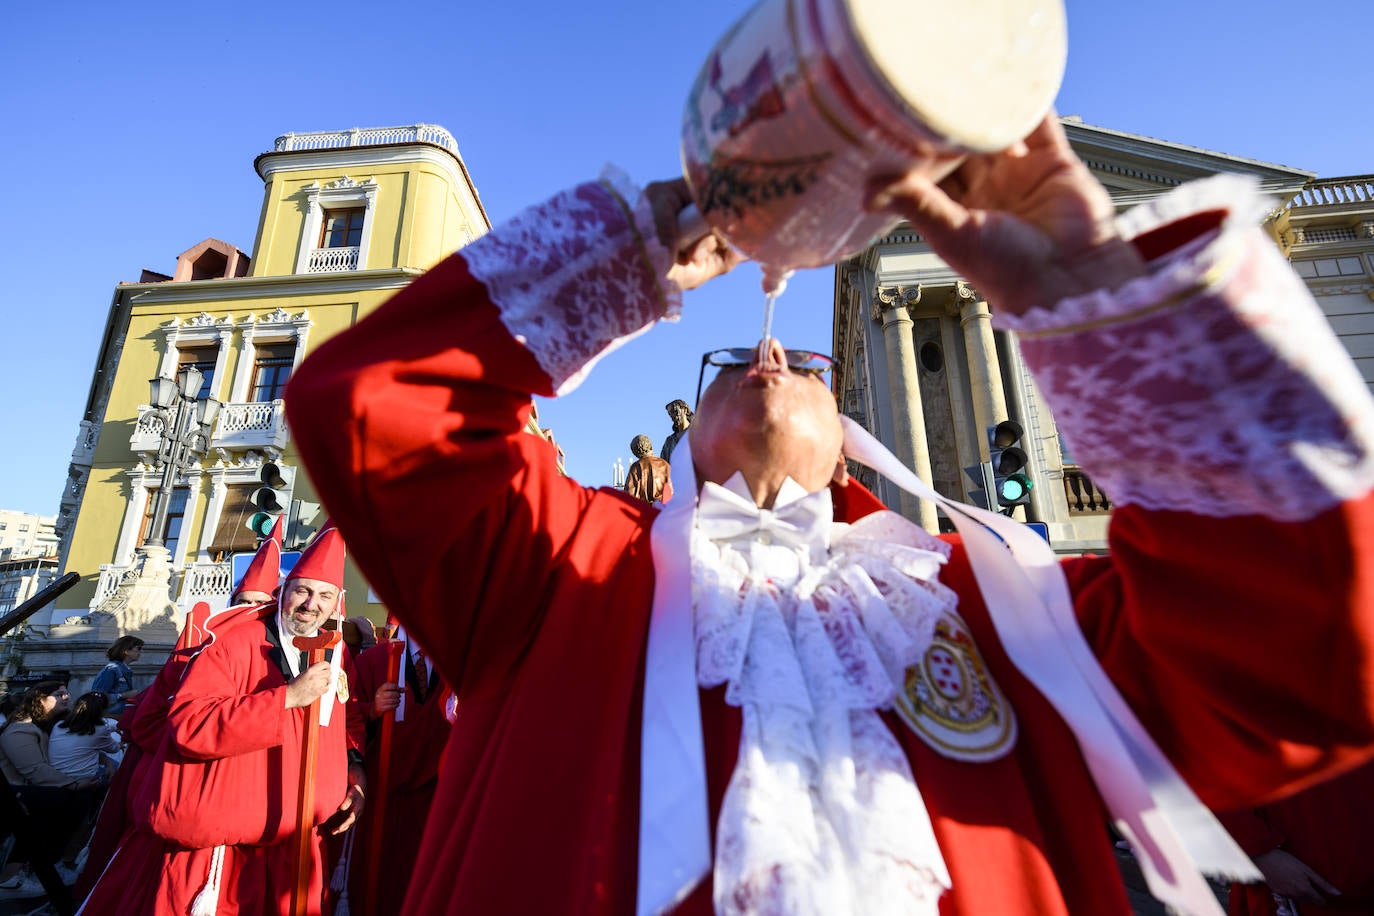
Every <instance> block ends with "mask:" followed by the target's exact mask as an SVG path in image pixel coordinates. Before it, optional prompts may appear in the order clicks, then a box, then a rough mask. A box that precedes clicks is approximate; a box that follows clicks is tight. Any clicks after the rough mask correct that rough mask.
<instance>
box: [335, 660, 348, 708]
mask: <svg viewBox="0 0 1374 916" xmlns="http://www.w3.org/2000/svg"><path fill="white" fill-rule="evenodd" d="M336 693H338V695H339V702H340V703H347V702H348V672H347V671H345V670H343V669H342V668H340V669H339V686H338V690H337V691H336Z"/></svg>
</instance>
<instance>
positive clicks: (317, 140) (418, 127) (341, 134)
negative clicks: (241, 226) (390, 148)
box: [274, 124, 458, 156]
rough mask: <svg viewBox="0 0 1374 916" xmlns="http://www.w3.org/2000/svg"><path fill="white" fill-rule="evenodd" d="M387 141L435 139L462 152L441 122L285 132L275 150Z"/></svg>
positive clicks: (411, 141) (334, 147) (454, 152)
mask: <svg viewBox="0 0 1374 916" xmlns="http://www.w3.org/2000/svg"><path fill="white" fill-rule="evenodd" d="M384 143H432V144H434V145H435V146H441V147H443V148H444V149H446V150H448V151H449V152H450V153H453V155H455V156H456V155H458V141H457V140H454V139H453V134H451V133H449V132H448V131H446V130H444V129H443V128H442V127H440V126H439V125H437V124H410V125H406V126H404V127H362V128H359V127H355V128H353V129H352V130H325V131H315V132H313V133H306V134H296V133H291V134H282V135H281V136H280V137H278V138H277V144H276V147H275V149H274V152H278V153H290V152H295V151H297V150H312V149H347V148H348V147H350V146H379V145H381V144H384Z"/></svg>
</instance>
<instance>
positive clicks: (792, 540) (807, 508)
mask: <svg viewBox="0 0 1374 916" xmlns="http://www.w3.org/2000/svg"><path fill="white" fill-rule="evenodd" d="M741 491H743V493H747V492H748V490H747V489H746V488H745V487H744V480H743V478H742V477H741V476H740V475H739V474H736V475H735V476H734V477H731V478H730V479H729V480H728V481H726V483H725V486H720V485H718V484H714V483H709V482H708V483H707V484H705V486H703V487H702V490H701V497H700V499H699V500H698V503H697V525H698V527H699V528H700V529H701V531H702V533H703V534H705V535H706V536H707V537H708V538H710V539H711V540H713V541H717V542H722V541H736V540H741V539H744V538H748V539H750V540H757V541H759V542H760V543H763V544H769V543H772V544H782V545H785V546H788V547H805V548H809V547H812V546H817V545H822V546H823V545H824V544H825V543H826V535H827V534H828V533H829V529H830V525H831V523H832V522H833V521H834V508H833V506H832V504H831V500H830V490H829V489H825V490H818V491H817V492H815V493H807V492H806V491H804V490H802V488H801V486H800V485H799V484H798V483H796V481H794V480H792V479H791V478H790V477H789V478H788V479H787V480H785V481H784V482H783V485H782V487H781V488H780V489H779V491H778V500H777V502H776V503H775V504H774V508H772V509H760V508H759V507H758V506H756V505H754V501H753V499H751V498H750V497H748V496H747V495H742V494H741Z"/></svg>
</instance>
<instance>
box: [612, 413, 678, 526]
mask: <svg viewBox="0 0 1374 916" xmlns="http://www.w3.org/2000/svg"><path fill="white" fill-rule="evenodd" d="M683 406H684V407H685V406H686V405H685V404H684V405H683ZM630 451H631V452H633V453H634V456H635V458H636V459H638V460H637V461H635V463H634V464H632V465H630V470H629V472H628V473H627V474H626V475H625V492H626V493H629V494H630V495H631V496H634V497H636V498H638V499H642V500H644V501H645V502H649V503H655V502H663V503H666V502H667V501H668V500H670V499H672V498H673V484H672V482H671V481H669V480H668V471H669V468H668V462H666V461H664V460H663V459H662V458H656V457H654V443H653V442H652V441H650V439H649V437H648V436H635V437H634V438H633V439H631V440H630Z"/></svg>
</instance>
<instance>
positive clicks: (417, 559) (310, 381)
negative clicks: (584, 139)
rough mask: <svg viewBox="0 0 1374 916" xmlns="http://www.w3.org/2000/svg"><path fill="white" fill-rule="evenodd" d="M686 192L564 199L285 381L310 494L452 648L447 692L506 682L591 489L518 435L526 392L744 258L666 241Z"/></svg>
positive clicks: (511, 225)
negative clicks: (475, 680) (476, 682)
mask: <svg viewBox="0 0 1374 916" xmlns="http://www.w3.org/2000/svg"><path fill="white" fill-rule="evenodd" d="M684 195H685V191H683V189H682V188H681V186H680V185H679V184H677V183H664V184H659V185H651V186H650V187H649V189H648V190H647V191H646V193H645V194H644V195H638V194H636V193H634V192H632V191H628V190H622V189H620V188H618V187H615V186H613V184H612V183H610V182H591V183H588V184H584V185H581V186H579V187H576V188H574V189H572V190H569V191H565V192H563V193H561V194H559V195H557V196H555V197H554V198H552V199H551V200H549V201H547V202H545V203H543V204H540V205H538V206H535V207H532V208H530V209H529V210H527V211H525V212H524V213H521V214H520V215H519V216H517V217H515V218H514V219H513V220H511V221H509V222H507V223H505V224H502V225H499V226H497V227H495V228H494V229H493V230H492V231H491V232H490V233H489V234H488V235H486V236H484V237H482V238H481V239H479V240H477V241H476V242H473V243H472V244H471V245H469V246H467V247H466V248H464V249H463V250H462V251H461V252H459V253H457V254H455V255H453V256H452V257H450V258H449V259H448V260H446V261H444V262H443V263H441V264H440V265H438V266H437V267H436V268H434V269H433V270H432V271H430V272H429V273H428V274H426V275H425V276H423V277H421V278H420V279H418V280H416V281H415V282H414V283H413V284H412V285H411V286H409V287H408V288H407V289H405V290H403V291H402V292H400V293H399V294H397V295H396V296H395V297H394V298H393V299H391V300H390V301H389V302H387V303H386V304H384V305H383V306H382V307H381V308H380V309H378V310H377V312H375V313H374V314H372V315H370V316H368V317H367V318H365V319H364V320H363V321H361V322H359V324H358V325H356V326H355V327H353V328H351V329H350V330H348V331H345V332H344V333H342V334H339V335H338V336H336V337H335V338H333V339H332V340H329V341H327V342H326V343H325V344H324V345H323V346H321V347H320V349H319V350H318V351H317V352H315V353H314V354H312V355H311V356H310V358H309V359H307V360H306V361H305V362H304V363H303V364H302V366H301V367H300V368H299V370H298V371H297V373H296V375H295V377H294V378H293V379H292V381H291V384H290V387H289V389H288V392H287V396H286V404H287V410H288V414H289V417H290V422H291V428H292V432H293V435H294V436H295V437H296V440H297V442H298V444H299V447H300V449H301V453H302V456H303V458H304V461H305V465H306V467H307V468H308V470H309V472H310V475H311V479H312V481H313V482H314V484H315V486H316V488H317V489H318V491H319V493H320V495H321V497H322V498H323V500H324V502H325V504H326V505H327V506H328V508H329V511H330V513H331V515H332V517H333V518H334V519H335V520H336V522H337V524H338V525H339V528H340V529H341V530H342V531H343V533H344V535H345V537H347V539H348V543H349V547H350V550H351V551H352V553H353V555H354V557H355V558H356V559H357V560H358V563H359V565H360V566H361V567H362V569H363V571H364V572H365V574H366V575H367V577H368V581H369V582H370V583H371V584H372V585H373V587H374V588H375V589H376V590H377V591H378V592H379V593H380V595H381V596H382V598H383V599H384V600H385V602H386V603H387V604H388V605H389V606H391V607H393V608H396V609H398V610H399V611H401V612H402V613H403V614H405V615H406V623H407V625H408V626H410V627H411V628H412V630H414V631H415V632H416V633H417V635H419V636H420V637H421V638H422V639H423V640H424V641H425V643H426V644H427V645H431V646H434V647H436V651H438V652H440V653H443V654H444V655H447V657H443V656H442V655H441V656H440V657H439V658H438V661H439V662H440V665H441V670H442V671H443V673H444V675H445V677H446V678H449V679H451V680H452V682H454V683H455V684H458V682H459V681H460V680H466V681H467V682H468V684H469V686H470V684H471V678H472V675H473V672H472V671H468V670H467V669H466V665H467V661H468V658H469V656H470V654H471V655H473V656H477V657H480V659H481V664H482V665H484V666H485V667H486V668H488V669H489V670H490V671H491V673H492V674H494V675H496V676H498V677H499V675H500V673H501V672H503V671H507V670H509V667H510V666H511V665H513V664H514V661H515V659H516V658H517V657H518V654H519V652H520V651H521V649H522V647H523V645H524V643H525V639H524V638H523V637H525V636H527V635H528V633H529V632H530V628H532V627H533V626H536V625H537V623H538V621H537V619H535V617H534V615H535V614H536V613H537V602H536V601H535V600H533V598H532V596H535V595H537V594H538V593H539V591H540V588H541V583H542V582H543V581H544V579H545V577H546V576H547V575H549V573H550V571H551V568H552V566H553V564H554V563H555V562H556V561H557V557H558V556H559V552H560V550H561V549H562V547H563V545H564V544H565V543H566V542H567V539H568V538H569V537H570V536H571V534H572V532H573V531H574V530H575V529H576V527H577V525H578V524H579V520H580V516H581V514H582V509H583V508H584V507H585V505H586V504H587V502H588V501H589V500H590V499H591V498H592V496H593V491H590V490H584V489H583V488H581V487H579V486H577V485H576V484H575V483H574V482H572V481H570V480H568V479H566V478H563V477H561V476H560V475H559V474H558V471H557V468H556V465H555V462H554V456H553V453H552V450H551V447H550V446H549V444H548V443H547V442H544V441H543V440H541V439H539V438H537V437H534V436H530V435H528V434H526V433H524V432H523V429H524V427H525V421H526V419H527V417H528V414H529V410H530V396H531V395H532V394H541V395H551V394H555V393H561V392H565V391H568V390H570V389H572V388H573V387H575V386H576V384H577V383H578V382H579V381H580V379H581V378H582V376H583V375H584V374H585V372H586V371H587V370H588V368H589V367H590V366H591V364H592V363H594V362H595V361H596V359H598V358H599V357H600V356H601V355H603V354H605V353H606V352H609V351H610V350H612V349H614V348H615V347H616V346H618V345H619V344H620V343H622V342H624V341H625V340H627V339H629V338H630V337H632V336H634V335H636V334H638V333H641V332H642V331H644V330H645V329H647V328H648V327H650V326H651V325H653V324H654V323H655V322H656V321H657V320H659V319H660V318H664V317H673V316H675V315H676V313H677V311H678V308H679V304H680V294H681V288H683V287H687V286H692V285H695V284H696V283H698V282H702V281H703V280H704V279H705V278H706V277H709V276H712V275H714V274H715V273H719V272H722V271H723V270H725V269H728V267H729V266H731V265H732V264H733V259H732V258H731V257H730V256H729V255H728V253H726V252H725V249H724V248H723V246H721V245H719V244H718V242H716V241H715V240H712V239H709V238H708V239H707V240H703V241H702V242H701V243H699V244H697V245H696V246H695V247H693V248H692V249H691V250H690V252H689V255H688V256H686V257H678V256H676V255H675V254H674V249H675V239H672V238H667V239H662V238H661V236H663V235H665V234H670V233H671V227H672V225H673V219H675V215H676V211H677V209H678V208H680V206H681V205H682V197H683V196H684ZM665 241H666V242H667V244H665ZM517 570H518V575H517V574H516V571H517ZM507 573H509V575H508V574H507ZM485 608H493V609H495V610H494V611H493V613H490V614H484V613H483V611H484V609H485ZM474 645H478V646H480V650H481V651H480V652H473V651H472V650H473V647H474Z"/></svg>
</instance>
